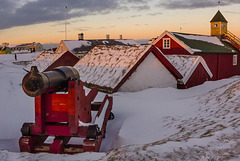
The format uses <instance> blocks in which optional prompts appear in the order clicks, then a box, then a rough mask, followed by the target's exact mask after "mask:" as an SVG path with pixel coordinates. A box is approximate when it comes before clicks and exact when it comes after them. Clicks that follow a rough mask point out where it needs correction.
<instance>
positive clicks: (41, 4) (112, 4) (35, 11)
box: [0, 0, 119, 29]
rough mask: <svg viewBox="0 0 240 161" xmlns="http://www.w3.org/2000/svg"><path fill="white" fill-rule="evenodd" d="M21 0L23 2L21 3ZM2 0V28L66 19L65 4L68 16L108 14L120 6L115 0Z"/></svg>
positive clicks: (0, 17) (0, 25) (0, 13)
mask: <svg viewBox="0 0 240 161" xmlns="http://www.w3.org/2000/svg"><path fill="white" fill-rule="evenodd" d="M20 2H21V3H20ZM20 2H19V1H15V0H0V4H1V5H0V20H1V24H0V29H5V28H10V27H14V26H23V25H30V24H38V23H45V22H55V21H61V20H64V18H65V16H64V10H65V5H67V7H68V9H67V10H68V12H69V14H68V18H73V17H83V16H85V15H93V14H99V13H100V14H106V13H109V12H111V11H112V10H115V9H117V8H118V7H119V2H118V1H113V0H81V1H76V0H68V1H67V4H66V3H65V1H59V0H21V1H20Z"/></svg>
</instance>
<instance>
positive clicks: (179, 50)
mask: <svg viewBox="0 0 240 161" xmlns="http://www.w3.org/2000/svg"><path fill="white" fill-rule="evenodd" d="M163 38H170V37H169V36H168V35H165V36H164V37H163ZM163 38H162V39H161V40H160V41H158V42H157V43H156V44H155V46H156V47H158V48H159V49H160V50H161V51H162V52H163V53H164V54H165V55H176V54H181V55H191V54H190V53H189V52H188V51H187V50H185V49H184V48H183V47H182V46H180V45H179V44H178V43H177V42H176V41H174V40H173V39H171V38H170V39H171V40H170V49H163Z"/></svg>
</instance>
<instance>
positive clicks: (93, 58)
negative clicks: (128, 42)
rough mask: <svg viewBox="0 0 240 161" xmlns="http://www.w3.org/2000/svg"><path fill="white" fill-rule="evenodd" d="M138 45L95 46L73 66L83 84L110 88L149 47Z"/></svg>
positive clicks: (107, 89)
mask: <svg viewBox="0 0 240 161" xmlns="http://www.w3.org/2000/svg"><path fill="white" fill-rule="evenodd" d="M150 47H151V46H149V45H141V46H140V45H139V46H121V45H115V46H103V45H101V46H96V47H94V48H93V49H92V50H91V51H89V52H88V53H87V54H86V55H85V56H84V57H83V58H82V59H80V60H79V62H78V63H77V64H76V65H75V66H74V67H75V68H76V69H77V70H78V72H79V74H80V79H81V80H82V81H83V82H84V83H85V85H93V84H94V85H96V86H97V87H99V88H102V89H105V91H108V92H112V90H113V89H114V88H115V87H116V86H117V85H118V84H119V83H120V81H121V80H122V79H123V78H124V77H125V76H126V75H127V73H128V72H129V71H130V69H131V68H132V67H133V66H134V65H135V64H136V63H137V62H138V60H139V59H140V58H141V57H142V56H143V55H144V54H145V53H146V51H147V50H148V49H149V48H150Z"/></svg>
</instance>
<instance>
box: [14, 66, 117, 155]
mask: <svg viewBox="0 0 240 161" xmlns="http://www.w3.org/2000/svg"><path fill="white" fill-rule="evenodd" d="M22 88H23V91H24V92H25V93H26V94H27V95H28V96H31V97H34V99H35V122H34V123H24V124H23V125H22V128H21V133H22V137H20V139H19V147H20V151H21V152H30V153H39V152H50V153H57V154H75V153H81V152H87V151H93V152H98V151H99V149H100V146H101V142H102V139H103V138H104V137H105V133H106V125H107V122H108V120H111V119H113V118H114V115H113V113H112V112H111V110H112V104H113V98H112V97H110V96H108V95H105V97H104V99H103V101H101V102H93V100H94V99H95V97H96V96H97V93H98V91H97V89H95V88H93V89H91V90H90V92H89V93H88V94H87V95H86V94H85V89H84V88H83V83H82V82H81V80H80V76H79V73H78V71H77V70H76V69H75V68H73V67H68V66H62V67H58V68H55V69H53V70H51V71H48V72H42V73H41V72H39V71H38V69H37V67H35V66H33V67H31V70H30V72H28V73H27V74H26V75H25V76H24V78H23V81H22ZM50 137H51V138H54V139H52V141H49V140H51V139H49V138H50ZM73 138H80V141H77V143H75V144H72V143H71V142H72V141H71V140H72V139H73Z"/></svg>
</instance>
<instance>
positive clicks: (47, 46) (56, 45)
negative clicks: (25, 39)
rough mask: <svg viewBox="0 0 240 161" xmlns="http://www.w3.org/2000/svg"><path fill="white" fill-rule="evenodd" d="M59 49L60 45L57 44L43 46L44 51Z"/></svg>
mask: <svg viewBox="0 0 240 161" xmlns="http://www.w3.org/2000/svg"><path fill="white" fill-rule="evenodd" d="M56 47H58V44H57V43H46V44H43V49H46V50H47V49H51V48H56Z"/></svg>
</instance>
